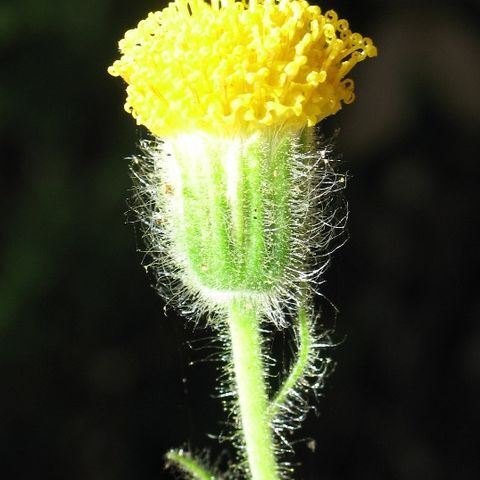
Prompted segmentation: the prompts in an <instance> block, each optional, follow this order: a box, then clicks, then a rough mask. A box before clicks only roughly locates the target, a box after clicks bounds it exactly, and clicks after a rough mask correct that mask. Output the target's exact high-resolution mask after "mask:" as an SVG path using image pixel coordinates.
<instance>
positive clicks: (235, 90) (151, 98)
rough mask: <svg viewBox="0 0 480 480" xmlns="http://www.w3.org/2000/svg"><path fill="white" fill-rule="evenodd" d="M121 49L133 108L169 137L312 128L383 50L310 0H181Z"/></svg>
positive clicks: (114, 69)
mask: <svg viewBox="0 0 480 480" xmlns="http://www.w3.org/2000/svg"><path fill="white" fill-rule="evenodd" d="M119 47H120V52H121V53H122V56H121V58H120V60H117V61H116V62H114V64H113V65H112V66H111V67H110V68H109V70H108V71H109V73H110V74H112V75H114V76H121V77H123V78H124V79H125V81H126V82H127V83H128V87H127V100H126V103H125V109H126V110H127V112H129V113H131V114H132V115H133V117H134V118H135V119H136V121H137V123H138V124H140V125H145V126H146V127H147V128H148V129H149V130H150V131H151V132H152V133H154V134H155V135H158V136H162V137H168V136H172V135H175V134H177V133H189V132H194V131H198V130H201V131H205V132H208V133H212V134H215V135H243V134H250V133H253V132H255V131H259V130H265V129H269V128H273V129H280V130H283V129H293V130H296V129H300V128H303V127H304V126H306V125H308V126H312V125H314V124H316V123H317V122H319V121H320V120H322V119H323V118H325V117H327V116H329V115H332V114H334V113H336V112H337V111H338V110H339V109H340V108H341V106H342V102H343V103H351V102H352V101H353V99H354V94H353V81H352V80H350V79H345V76H346V75H347V74H348V73H349V72H350V70H351V69H352V68H353V67H354V66H355V64H356V63H358V62H360V61H362V60H364V59H365V58H367V57H373V56H375V55H376V53H377V51H376V48H375V46H374V45H373V43H372V41H371V40H370V39H369V38H365V37H362V36H361V35H360V34H358V33H352V32H351V30H350V29H349V25H348V22H347V21H346V20H339V19H338V16H337V14H336V13H335V12H334V11H333V10H330V11H328V12H326V13H325V14H322V12H321V10H320V8H319V7H317V6H312V5H310V4H309V3H308V2H307V1H305V0H263V1H262V0H250V1H249V2H248V1H243V2H238V1H233V0H220V1H219V0H211V3H207V2H205V1H204V0H175V1H174V2H171V3H170V4H169V5H168V6H167V7H166V8H165V9H163V10H162V11H158V12H153V13H150V14H149V15H148V17H147V18H146V19H145V20H142V21H141V22H140V23H139V24H138V26H137V28H135V29H133V30H129V31H127V32H126V34H125V38H123V39H122V40H121V41H120V42H119Z"/></svg>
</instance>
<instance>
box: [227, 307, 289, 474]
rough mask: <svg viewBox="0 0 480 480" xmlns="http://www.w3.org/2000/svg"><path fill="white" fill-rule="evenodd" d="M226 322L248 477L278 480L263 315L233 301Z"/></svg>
mask: <svg viewBox="0 0 480 480" xmlns="http://www.w3.org/2000/svg"><path fill="white" fill-rule="evenodd" d="M227 322H228V327H229V332H230V338H231V349H232V361H233V368H234V372H235V386H236V392H237V396H238V409H239V421H240V422H241V431H242V436H243V442H244V445H245V457H246V460H247V463H248V472H249V478H251V479H252V480H278V479H279V478H280V477H279V474H278V466H277V459H276V458H275V457H276V455H275V450H276V449H275V446H274V437H273V432H272V429H271V423H270V418H269V416H268V394H267V388H266V384H265V366H264V362H263V353H262V343H263V341H262V337H261V334H260V316H259V313H258V311H257V309H256V307H255V305H254V304H252V303H250V302H249V301H248V300H234V301H232V302H231V305H230V307H229V310H228V320H227Z"/></svg>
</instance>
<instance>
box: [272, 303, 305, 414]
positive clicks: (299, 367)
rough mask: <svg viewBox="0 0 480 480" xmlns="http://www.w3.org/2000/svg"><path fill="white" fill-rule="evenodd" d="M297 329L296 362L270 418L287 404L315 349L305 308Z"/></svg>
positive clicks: (301, 308) (302, 310) (277, 398)
mask: <svg viewBox="0 0 480 480" xmlns="http://www.w3.org/2000/svg"><path fill="white" fill-rule="evenodd" d="M296 329H297V336H298V352H297V355H296V361H295V363H294V365H293V367H292V369H291V370H290V373H289V375H288V377H287V378H286V379H285V381H284V382H283V384H282V386H281V387H280V390H279V391H278V393H277V394H276V395H275V398H274V399H273V400H272V402H271V404H270V408H269V414H270V418H273V417H275V416H276V415H277V414H278V411H279V409H281V408H282V405H284V404H285V402H286V400H287V398H288V395H289V393H290V392H291V391H292V389H293V388H295V387H296V385H297V384H298V382H299V381H300V380H301V379H302V377H303V376H304V375H305V373H306V372H307V370H308V366H309V362H310V356H311V354H312V349H313V348H314V346H313V342H314V339H313V338H312V336H311V333H310V328H309V323H308V314H307V312H306V310H305V307H303V306H302V307H300V310H299V312H298V316H297V325H296Z"/></svg>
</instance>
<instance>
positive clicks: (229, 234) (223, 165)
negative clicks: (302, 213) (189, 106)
mask: <svg viewBox="0 0 480 480" xmlns="http://www.w3.org/2000/svg"><path fill="white" fill-rule="evenodd" d="M192 140H193V141H192ZM293 144H294V138H293V137H286V138H285V139H283V140H282V141H280V142H278V141H273V140H271V139H270V138H264V137H257V138H249V139H233V140H225V139H212V138H209V137H199V138H195V139H192V138H190V139H188V140H185V139H182V140H177V141H175V142H171V143H170V144H169V146H170V148H171V157H172V158H170V159H169V160H171V161H172V162H174V163H175V174H174V175H172V178H173V177H174V183H175V185H172V186H168V187H167V189H166V190H167V191H170V195H171V200H170V203H171V208H172V209H173V210H174V215H173V216H172V219H171V220H170V222H171V224H170V229H171V235H172V244H173V245H174V246H175V249H176V255H177V256H178V257H179V258H181V259H182V260H183V264H184V268H185V272H186V275H187V276H189V277H190V278H187V283H190V284H193V285H195V286H196V287H197V288H198V289H199V290H200V291H202V290H204V291H206V292H218V293H220V294H222V293H227V292H229V293H232V294H242V295H243V294H257V293H259V294H262V293H263V294H265V293H267V294H268V293H269V292H271V291H272V290H273V289H274V288H275V286H276V285H278V284H280V283H281V282H282V280H283V277H284V276H285V272H286V269H287V268H288V262H289V253H290V251H291V241H292V239H291V234H292V232H291V225H290V218H291V205H290V195H291V175H292V171H291V169H292V165H291V162H290V159H291V152H292V149H293V148H294V147H293Z"/></svg>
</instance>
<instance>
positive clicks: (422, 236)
mask: <svg viewBox="0 0 480 480" xmlns="http://www.w3.org/2000/svg"><path fill="white" fill-rule="evenodd" d="M163 5H164V4H163V3H162V2H158V1H153V0H139V1H137V2H129V1H125V0H122V1H121V0H117V1H113V0H95V1H93V0H83V1H82V2H80V1H78V0H61V1H60V0H49V1H48V2H47V1H45V0H44V1H39V0H1V3H0V66H1V74H0V153H1V175H0V195H1V201H0V218H1V229H0V249H1V250H0V382H1V387H0V388H1V390H0V472H1V475H2V477H3V478H10V479H18V480H22V479H30V478H47V479H52V480H57V479H58V480H60V479H66V478H68V479H70V480H77V479H78V480H80V479H82V480H109V479H115V480H124V479H125V480H126V479H143V480H149V479H168V478H172V476H171V474H170V473H168V472H165V471H164V466H163V458H162V455H163V453H164V452H165V451H166V450H167V449H168V448H170V447H178V446H182V445H191V446H192V447H193V448H199V449H202V448H210V449H211V450H212V455H213V456H214V457H216V456H218V455H220V456H221V458H223V461H224V462H225V461H228V458H229V457H228V456H229V453H228V452H229V446H228V444H223V445H220V446H219V445H218V444H217V442H216V440H215V439H212V438H211V436H212V435H213V436H216V435H218V434H219V433H221V431H222V428H223V424H222V422H223V421H224V419H225V417H224V415H223V412H222V409H221V405H220V401H219V400H218V399H216V398H214V396H213V395H214V393H215V384H216V382H215V377H216V376H217V374H218V371H219V369H220V367H221V366H220V364H218V363H215V362H204V361H202V359H205V358H207V357H208V355H209V354H210V353H212V350H209V349H207V350H205V347H206V346H208V344H209V343H208V340H205V338H206V337H208V336H209V335H210V334H211V332H209V331H207V330H201V329H194V328H193V325H187V326H186V327H185V324H184V321H183V320H182V319H181V318H179V317H178V316H177V314H176V312H175V311H174V310H172V309H167V310H166V312H165V311H164V304H163V302H162V300H161V299H160V298H159V297H158V296H157V295H156V294H155V292H154V291H153V289H151V288H150V284H151V282H152V278H149V277H148V275H146V274H145V272H144V269H143V267H142V266H141V259H142V254H141V253H139V252H138V251H137V249H138V248H139V247H141V239H140V238H139V234H135V232H134V228H133V227H132V225H127V224H126V217H125V212H126V210H127V207H126V198H127V197H128V196H129V190H130V188H131V182H130V179H129V174H128V160H127V157H129V156H130V155H132V154H134V153H136V152H138V147H137V145H138V142H139V140H141V139H142V138H144V137H145V131H144V130H143V129H141V128H137V127H136V126H135V124H134V122H133V121H132V119H131V118H130V117H129V116H128V115H126V114H125V113H124V112H123V102H124V86H123V85H122V82H121V81H120V80H118V79H113V78H111V77H109V76H108V75H107V73H106V68H107V66H108V65H110V64H111V62H112V61H113V60H114V59H115V58H117V55H118V54H117V41H118V40H119V39H120V38H121V36H123V33H124V32H125V30H126V29H128V28H130V27H133V26H134V25H136V23H137V22H138V21H139V20H140V19H141V18H143V17H144V16H145V15H146V14H147V12H148V11H150V10H156V9H159V8H161V7H162V6H163ZM321 6H322V8H324V9H327V8H335V9H336V10H337V11H338V12H340V14H341V16H343V17H345V18H348V19H349V20H350V23H351V25H352V28H353V29H354V30H356V31H359V32H361V33H363V34H365V35H369V36H371V37H372V38H373V39H374V40H375V43H376V44H377V46H378V49H379V57H378V58H377V59H375V60H370V61H368V62H365V63H364V64H361V65H359V66H358V67H357V68H356V71H355V73H354V75H353V76H354V78H355V80H356V83H357V93H358V98H357V101H356V102H355V103H354V104H353V105H351V106H349V107H347V108H345V109H344V110H342V111H341V112H339V113H338V114H337V115H336V116H335V117H334V118H332V119H330V120H329V121H327V122H326V123H325V125H324V127H323V128H324V130H325V132H326V134H327V135H330V134H331V133H332V132H334V131H335V130H336V129H340V132H339V135H338V141H337V152H339V153H341V155H342V158H343V169H344V170H345V171H346V172H348V174H349V176H350V180H349V185H348V191H347V195H348V200H349V202H350V209H351V216H350V222H349V235H350V240H349V241H348V243H347V244H346V246H345V247H344V248H343V249H341V250H340V251H338V252H337V253H336V254H335V256H334V258H333V262H332V267H331V268H330V269H329V271H328V272H327V275H326V280H327V283H326V285H324V292H325V294H326V295H327V296H328V298H329V299H330V300H331V301H332V302H333V303H334V304H335V305H337V306H338V308H339V309H340V313H339V315H338V316H337V318H336V320H335V318H334V317H333V315H332V313H331V311H329V310H328V309H326V310H325V318H324V321H325V323H326V324H330V325H331V324H332V323H335V326H336V333H335V335H334V340H335V341H336V342H337V343H338V344H339V345H338V346H337V347H336V348H335V349H334V350H332V351H331V352H330V354H331V355H332V357H333V359H334V361H335V363H336V369H335V371H334V372H333V374H332V375H331V376H330V377H329V379H328V381H327V384H326V387H325V389H324V391H323V394H324V395H323V397H322V398H320V400H319V403H318V415H315V414H314V412H312V413H311V414H310V415H309V416H308V419H307V421H306V423H305V427H304V429H302V430H301V431H300V432H298V433H297V435H296V437H295V438H297V439H298V440H299V442H298V444H297V446H296V449H297V456H296V458H295V460H296V461H300V462H301V463H302V466H300V467H298V469H297V473H296V476H295V478H296V479H298V480H300V479H303V480H330V479H332V480H334V479H335V480H343V479H345V480H349V479H355V480H360V479H369V480H385V479H396V480H417V479H418V480H420V479H422V480H425V479H439V480H443V479H456V480H460V479H462V480H463V479H469V480H470V479H471V480H474V479H477V478H480V466H479V455H478V451H479V450H478V447H479V441H478V437H477V435H478V429H479V426H480V423H479V420H480V419H479V417H480V413H479V400H480V391H479V390H480V323H479V321H478V320H479V316H480V301H479V296H478V291H477V290H478V286H477V285H476V283H475V280H476V279H477V277H478V274H477V268H478V263H477V261H478V240H477V239H478V237H477V236H476V234H475V228H474V224H475V223H476V220H477V219H478V210H477V208H476V207H477V201H478V195H477V191H478V173H479V169H478V152H479V151H480V149H479V147H480V131H479V128H478V127H479V112H480V89H479V84H480V62H479V59H480V38H479V36H480V30H479V28H478V21H479V19H480V15H479V14H480V6H479V2H478V1H475V0H470V1H453V0H451V1H441V0H437V1H435V2H433V1H421V0H418V1H416V2H408V1H405V2H399V1H393V0H389V1H379V0H378V1H375V0H365V1H363V2H351V1H347V0H328V1H327V0H325V1H324V2H322V3H321ZM287 343H288V342H287Z"/></svg>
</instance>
